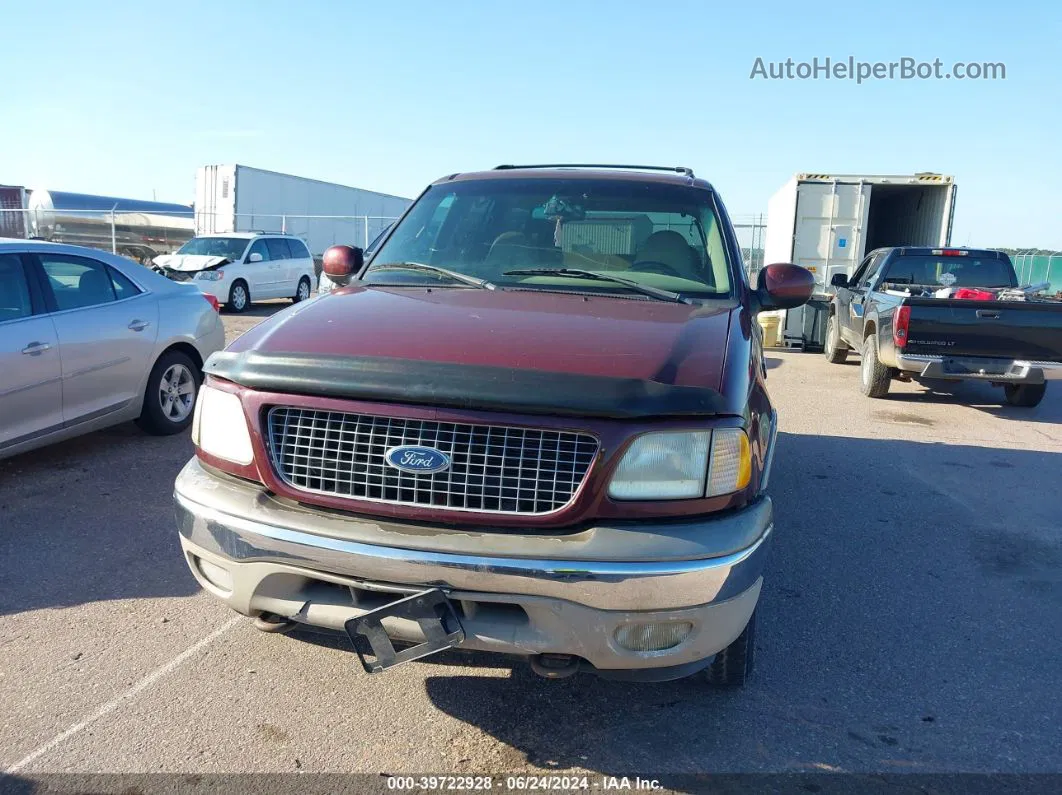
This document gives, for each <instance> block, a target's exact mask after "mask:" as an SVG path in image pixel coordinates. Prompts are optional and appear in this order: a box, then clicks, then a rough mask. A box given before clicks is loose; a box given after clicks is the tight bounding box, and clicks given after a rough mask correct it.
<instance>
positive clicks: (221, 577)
mask: <svg viewBox="0 0 1062 795" xmlns="http://www.w3.org/2000/svg"><path fill="white" fill-rule="evenodd" d="M195 563H196V565H197V566H198V567H199V573H200V574H202V575H203V579H205V580H206V581H207V582H208V583H210V584H211V585H213V586H214V587H215V588H220V589H221V590H222V591H231V590H232V575H231V574H229V572H228V571H226V570H225V569H223V568H221V566H218V565H217V564H216V563H211V562H210V561H209V560H203V559H202V558H196V559H195Z"/></svg>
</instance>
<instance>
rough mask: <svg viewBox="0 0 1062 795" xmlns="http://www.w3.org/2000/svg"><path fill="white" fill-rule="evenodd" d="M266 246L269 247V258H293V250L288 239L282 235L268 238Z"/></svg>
mask: <svg viewBox="0 0 1062 795" xmlns="http://www.w3.org/2000/svg"><path fill="white" fill-rule="evenodd" d="M266 248H268V249H269V259H291V256H292V254H291V250H290V249H289V248H288V241H287V240H284V239H283V238H280V237H271V238H269V239H268V240H266Z"/></svg>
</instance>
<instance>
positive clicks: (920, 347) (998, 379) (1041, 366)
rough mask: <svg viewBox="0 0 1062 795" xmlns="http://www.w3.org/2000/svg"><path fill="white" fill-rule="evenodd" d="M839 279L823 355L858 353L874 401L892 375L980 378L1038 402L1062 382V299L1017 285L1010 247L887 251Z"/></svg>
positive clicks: (1022, 400) (836, 359) (1018, 402)
mask: <svg viewBox="0 0 1062 795" xmlns="http://www.w3.org/2000/svg"><path fill="white" fill-rule="evenodd" d="M832 285H833V287H835V288H836V294H835V295H834V297H833V301H832V302H831V305H830V315H829V320H828V321H827V326H826V345H825V354H826V358H827V359H828V360H829V361H831V362H833V363H835V364H839V363H841V362H843V361H844V360H845V359H846V358H847V356H848V352H849V350H853V349H854V350H856V351H858V352H859V353H860V354H861V355H862V366H861V368H860V384H861V387H862V390H863V394H865V395H867V396H868V397H873V398H880V397H884V396H885V395H886V394H887V393H888V391H889V385H890V383H891V381H892V380H893V379H898V380H912V379H916V380H919V381H922V380H928V381H932V380H941V381H961V380H979V381H988V382H990V383H992V384H994V385H998V386H1002V387H1003V388H1004V393H1005V395H1006V400H1007V402H1008V403H1010V404H1011V405H1015V406H1027V407H1031V406H1036V405H1037V404H1039V402H1040V401H1041V400H1042V399H1043V396H1044V393H1045V391H1046V382H1047V381H1048V380H1052V379H1059V378H1062V302H1060V301H1058V300H1052V299H1046V298H1035V297H1034V292H1035V291H1033V290H1025V291H1023V290H1021V289H1019V288H1018V278H1017V275H1016V274H1015V272H1014V267H1013V265H1012V264H1011V262H1010V258H1009V257H1007V255H1006V254H1004V253H1003V252H1000V251H989V250H981V249H968V248H948V249H930V248H911V247H901V248H882V249H878V250H876V251H872V252H870V254H868V255H867V257H866V259H864V260H863V262H862V263H861V264H860V266H859V268H858V269H857V270H856V272H855V273H854V274H853V275H852V277H851V279H849V278H847V277H846V276H845V275H844V274H835V275H834V277H833V281H832Z"/></svg>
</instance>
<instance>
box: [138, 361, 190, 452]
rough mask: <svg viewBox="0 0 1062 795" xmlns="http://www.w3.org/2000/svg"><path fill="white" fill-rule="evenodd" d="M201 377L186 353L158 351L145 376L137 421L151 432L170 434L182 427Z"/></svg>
mask: <svg viewBox="0 0 1062 795" xmlns="http://www.w3.org/2000/svg"><path fill="white" fill-rule="evenodd" d="M202 381H203V376H202V374H201V373H200V372H199V368H198V367H196V365H195V362H193V361H192V360H191V359H190V358H189V357H188V356H187V355H186V354H183V353H181V352H180V351H167V352H166V353H164V354H162V356H160V357H159V360H158V361H157V362H155V366H154V367H152V368H151V375H149V376H148V383H147V391H146V392H145V393H144V407H143V409H141V411H140V418H139V419H138V420H137V421H136V422H137V425H139V426H140V427H141V428H142V429H143V430H145V431H146V432H147V433H150V434H152V435H153V436H170V435H172V434H175V433H180V432H181V431H183V430H185V429H186V428H187V427H188V426H189V425H191V424H192V415H193V413H194V411H195V400H196V397H197V396H198V394H199V385H200V384H201V383H202Z"/></svg>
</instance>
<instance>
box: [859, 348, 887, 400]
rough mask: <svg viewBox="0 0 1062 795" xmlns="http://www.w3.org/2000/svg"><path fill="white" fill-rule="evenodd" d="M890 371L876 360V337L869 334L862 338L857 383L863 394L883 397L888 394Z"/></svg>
mask: <svg viewBox="0 0 1062 795" xmlns="http://www.w3.org/2000/svg"><path fill="white" fill-rule="evenodd" d="M891 381H892V372H891V371H890V370H889V368H888V367H886V366H885V365H883V364H882V363H881V362H880V361H878V338H877V337H875V336H874V335H873V334H871V335H870V336H869V337H867V338H866V339H865V340H863V362H862V364H861V365H860V367H859V385H860V387H861V388H862V390H863V394H864V395H866V396H867V397H871V398H883V397H885V396H886V395H887V394H889V383H890V382H891Z"/></svg>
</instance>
